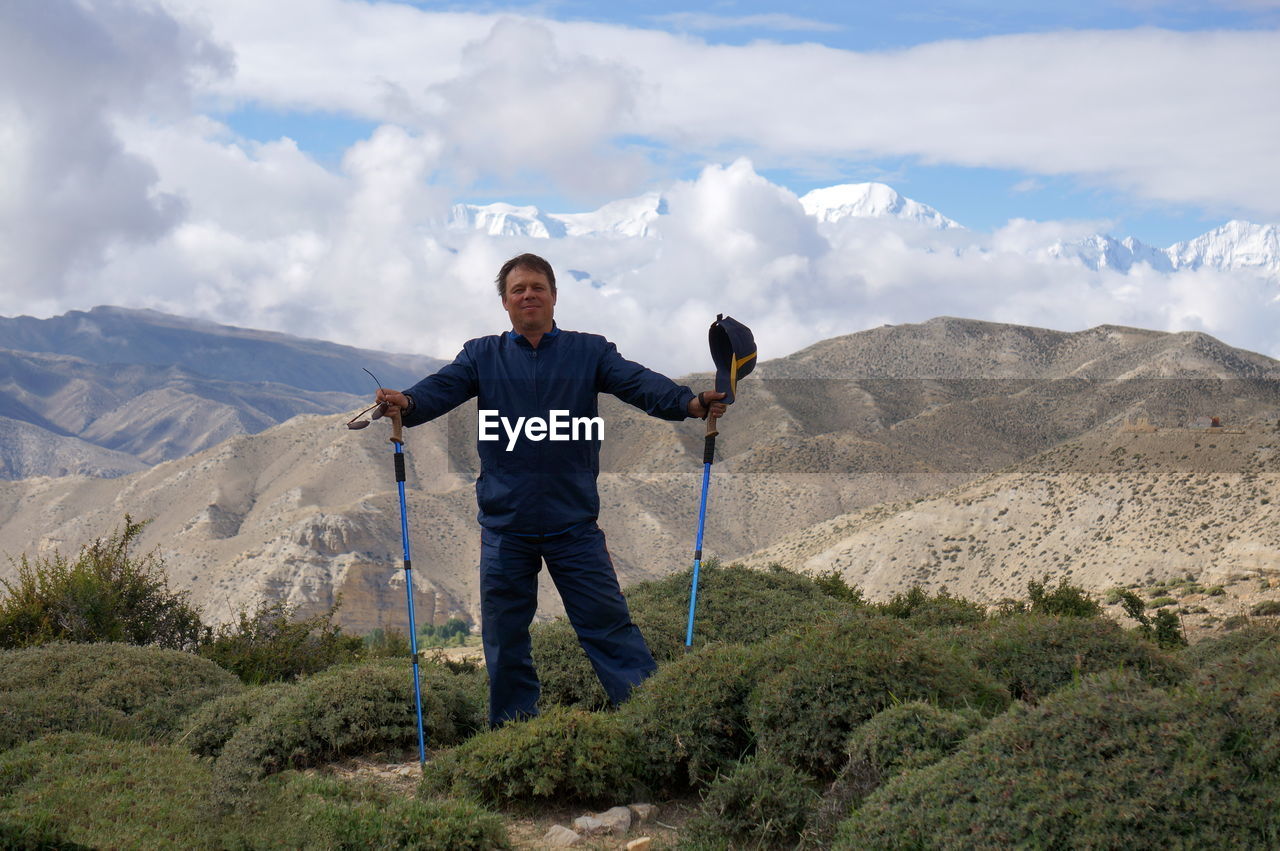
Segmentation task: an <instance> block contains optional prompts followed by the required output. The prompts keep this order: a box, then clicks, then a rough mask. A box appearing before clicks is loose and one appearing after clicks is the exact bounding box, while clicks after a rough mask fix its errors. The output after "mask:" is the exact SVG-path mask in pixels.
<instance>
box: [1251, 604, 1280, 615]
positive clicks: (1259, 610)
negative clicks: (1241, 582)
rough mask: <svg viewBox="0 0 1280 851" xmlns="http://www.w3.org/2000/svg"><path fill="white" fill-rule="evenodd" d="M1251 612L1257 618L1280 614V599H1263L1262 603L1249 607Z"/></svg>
mask: <svg viewBox="0 0 1280 851" xmlns="http://www.w3.org/2000/svg"><path fill="white" fill-rule="evenodd" d="M1249 614H1251V615H1253V616H1254V617H1256V618H1257V617H1271V616H1273V615H1280V600H1263V601H1262V602H1261V603H1255V604H1254V605H1253V607H1252V608H1250V609H1249Z"/></svg>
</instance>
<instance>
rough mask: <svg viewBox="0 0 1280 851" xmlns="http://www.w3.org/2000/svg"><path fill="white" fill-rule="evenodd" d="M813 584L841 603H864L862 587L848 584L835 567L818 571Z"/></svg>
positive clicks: (774, 566) (779, 566) (778, 566)
mask: <svg viewBox="0 0 1280 851" xmlns="http://www.w3.org/2000/svg"><path fill="white" fill-rule="evenodd" d="M769 567H770V568H776V569H779V570H780V569H781V568H782V565H773V564H771V565H769ZM813 584H814V585H816V586H818V590H819V591H821V592H822V593H823V594H826V595H827V596H828V597H834V598H835V599H837V600H839V601H841V602H842V603H847V604H850V605H852V606H855V607H857V606H861V605H863V604H865V603H866V600H865V599H864V598H863V596H862V589H861V588H858V587H855V586H853V585H850V584H849V583H848V582H846V581H845V578H844V574H842V573H841V572H840V571H839V570H837V569H836V568H834V567H833V568H831V569H830V570H828V571H825V572H823V573H819V574H817V575H815V576H814V577H813Z"/></svg>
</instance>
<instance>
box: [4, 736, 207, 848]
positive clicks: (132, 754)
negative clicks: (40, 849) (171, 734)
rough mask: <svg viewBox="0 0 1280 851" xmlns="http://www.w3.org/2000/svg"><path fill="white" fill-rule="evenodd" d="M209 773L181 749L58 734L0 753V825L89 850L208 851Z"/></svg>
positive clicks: (96, 737)
mask: <svg viewBox="0 0 1280 851" xmlns="http://www.w3.org/2000/svg"><path fill="white" fill-rule="evenodd" d="M208 776H209V774H208V768H207V767H204V766H201V765H200V763H199V762H198V760H197V759H196V758H195V757H194V756H192V755H191V754H189V753H186V752H185V751H183V750H181V749H179V748H175V747H169V746H158V745H145V744H141V743H138V742H117V741H111V740H108V739H103V738H100V737H98V736H94V735H90V734H87V733H57V734H54V735H50V736H46V737H45V738H42V739H39V740H36V741H34V742H30V743H28V744H25V745H22V746H21V747H17V748H14V749H13V750H10V751H6V752H4V753H0V821H3V822H8V823H10V824H13V825H15V826H16V827H18V828H20V829H22V828H25V829H28V830H32V831H33V832H39V831H42V830H44V831H49V832H52V833H55V834H56V835H57V836H58V837H61V838H64V839H66V840H70V841H73V842H77V843H81V844H82V845H87V846H90V847H94V848H138V847H151V848H160V847H188V848H190V847H196V846H203V847H209V846H211V845H213V844H214V843H213V842H210V841H209V839H210V838H211V837H210V833H213V832H214V830H213V829H212V826H211V824H210V823H209V821H208V820H207V819H206V817H205V815H204V813H205V811H207V809H208V807H207V806H206V805H205V798H206V796H207V794H208ZM6 847H24V846H22V845H18V846H6ZM49 847H57V846H49Z"/></svg>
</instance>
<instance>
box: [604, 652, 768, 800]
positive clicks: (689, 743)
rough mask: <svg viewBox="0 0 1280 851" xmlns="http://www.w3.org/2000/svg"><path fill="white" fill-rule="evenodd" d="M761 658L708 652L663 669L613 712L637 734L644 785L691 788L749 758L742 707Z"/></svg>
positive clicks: (750, 738)
mask: <svg viewBox="0 0 1280 851" xmlns="http://www.w3.org/2000/svg"><path fill="white" fill-rule="evenodd" d="M760 659H761V652H760V651H759V650H758V649H755V648H750V647H744V646H742V645H738V644H712V645H707V646H705V647H701V648H698V649H697V650H696V651H694V652H692V653H690V654H688V655H687V656H685V657H684V658H682V659H679V660H677V661H675V662H670V663H668V664H666V665H663V666H662V667H661V668H659V669H658V672H657V673H656V674H654V675H653V676H652V677H650V678H649V679H648V680H646V681H645V683H644V684H643V685H641V686H640V688H638V689H637V690H636V692H635V695H634V696H633V697H632V698H631V700H629V701H628V702H626V703H624V704H623V705H622V707H621V709H619V714H620V715H621V716H623V717H624V718H626V719H628V721H629V722H630V724H631V725H632V726H634V728H635V729H636V731H637V733H638V734H639V738H640V743H641V749H642V752H643V754H644V755H645V763H646V767H645V769H644V778H645V780H646V781H647V782H648V783H649V784H651V785H652V786H654V787H658V788H670V789H672V790H673V791H674V790H680V789H683V788H687V787H697V786H700V785H703V784H705V783H707V782H709V781H710V780H712V779H714V778H715V777H716V775H717V774H718V773H720V772H723V771H728V770H729V769H730V767H731V766H732V765H733V764H734V763H736V762H738V760H740V759H742V758H743V757H744V756H746V755H747V754H749V753H751V752H752V751H754V750H755V735H754V733H752V731H751V724H750V722H749V721H748V719H747V703H748V696H749V695H750V694H751V690H752V689H753V688H754V687H755V684H756V680H757V678H758V677H759V676H760V674H761V672H760Z"/></svg>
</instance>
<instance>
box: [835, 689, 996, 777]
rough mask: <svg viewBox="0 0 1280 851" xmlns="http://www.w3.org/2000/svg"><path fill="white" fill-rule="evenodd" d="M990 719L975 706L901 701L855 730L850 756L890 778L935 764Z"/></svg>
mask: <svg viewBox="0 0 1280 851" xmlns="http://www.w3.org/2000/svg"><path fill="white" fill-rule="evenodd" d="M986 723H987V719H986V718H984V717H983V716H982V715H981V714H980V713H978V712H975V711H974V710H971V709H959V710H948V709H940V708H938V707H937V706H934V705H933V704H931V703H924V702H922V701H912V702H911V703H900V704H898V705H896V706H891V707H889V708H888V709H885V710H884V711H882V712H879V713H877V714H876V715H875V716H873V717H872V718H871V720H869V721H867V723H865V724H863V725H862V726H861V727H859V728H858V729H856V730H854V731H853V734H852V735H851V736H850V737H849V758H850V761H851V762H852V761H856V762H861V763H864V764H866V765H868V766H870V767H871V768H873V769H875V771H876V773H877V774H879V775H880V776H881V777H883V778H886V779H888V778H890V777H893V776H895V775H897V774H899V773H901V772H903V771H910V770H912V769H915V768H923V767H924V766H926V765H933V764H934V763H935V762H937V761H938V760H940V759H942V758H943V757H945V756H947V755H948V754H950V753H951V752H952V751H954V750H955V749H956V748H958V747H959V746H960V743H961V742H963V741H964V740H965V739H966V738H968V737H969V736H970V735H971V734H972V733H974V732H976V731H977V730H980V729H982V727H983V726H984V725H985V724H986Z"/></svg>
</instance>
